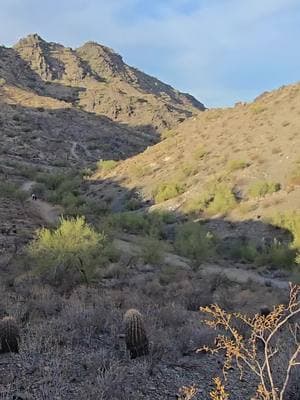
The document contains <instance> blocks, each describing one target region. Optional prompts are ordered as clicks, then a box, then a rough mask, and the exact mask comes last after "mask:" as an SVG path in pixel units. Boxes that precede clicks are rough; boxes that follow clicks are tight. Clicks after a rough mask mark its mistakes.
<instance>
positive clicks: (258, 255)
mask: <svg viewBox="0 0 300 400" xmlns="http://www.w3.org/2000/svg"><path fill="white" fill-rule="evenodd" d="M222 248H223V246H222V245H221V246H220V249H219V251H220V250H221V249H222ZM223 250H224V248H223ZM222 254H223V255H224V254H226V255H228V256H229V257H231V258H233V259H235V260H242V261H247V262H251V263H254V264H256V265H258V266H261V265H269V266H273V267H278V268H279V267H281V268H288V267H291V266H293V265H294V264H295V257H296V252H295V250H293V249H291V248H290V247H289V246H288V245H287V244H285V243H281V242H280V241H278V240H277V239H276V238H275V239H274V240H273V241H272V242H271V243H270V244H269V245H265V244H263V243H262V244H261V245H257V244H255V243H253V242H251V241H249V242H247V243H239V242H238V241H237V242H235V243H232V244H226V250H225V251H222Z"/></svg>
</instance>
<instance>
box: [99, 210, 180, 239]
mask: <svg viewBox="0 0 300 400" xmlns="http://www.w3.org/2000/svg"><path fill="white" fill-rule="evenodd" d="M175 218H176V216H175V215H173V214H171V213H169V212H166V211H164V212H151V213H138V212H129V211H127V212H121V213H115V214H111V215H109V216H108V217H107V218H106V225H107V226H108V228H112V229H121V230H124V231H126V232H130V233H134V234H141V235H150V236H152V237H162V236H163V231H164V226H165V225H166V224H170V223H173V222H174V220H175Z"/></svg>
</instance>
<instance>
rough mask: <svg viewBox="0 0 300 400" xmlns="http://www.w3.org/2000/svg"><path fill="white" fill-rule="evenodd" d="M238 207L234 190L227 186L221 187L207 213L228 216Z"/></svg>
mask: <svg viewBox="0 0 300 400" xmlns="http://www.w3.org/2000/svg"><path fill="white" fill-rule="evenodd" d="M236 205H237V200H236V198H235V195H234V193H233V192H232V189H230V188H229V187H228V186H226V185H219V186H218V187H217V189H216V192H215V193H214V198H213V200H212V201H211V202H210V203H209V205H208V207H207V211H208V213H209V214H217V213H222V214H226V213H227V212H229V211H230V210H232V209H233V208H234V207H235V206H236Z"/></svg>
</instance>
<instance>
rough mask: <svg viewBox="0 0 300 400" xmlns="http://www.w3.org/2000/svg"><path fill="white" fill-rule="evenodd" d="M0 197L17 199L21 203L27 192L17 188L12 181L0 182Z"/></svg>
mask: <svg viewBox="0 0 300 400" xmlns="http://www.w3.org/2000/svg"><path fill="white" fill-rule="evenodd" d="M0 197H2V198H7V199H13V200H18V201H20V202H21V203H23V202H24V201H25V200H26V198H27V194H26V192H24V191H23V190H21V189H19V188H18V187H17V186H16V185H14V184H13V183H9V182H1V183H0Z"/></svg>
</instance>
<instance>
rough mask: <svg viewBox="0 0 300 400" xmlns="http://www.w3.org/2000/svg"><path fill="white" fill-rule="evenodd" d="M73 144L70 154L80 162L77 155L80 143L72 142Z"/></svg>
mask: <svg viewBox="0 0 300 400" xmlns="http://www.w3.org/2000/svg"><path fill="white" fill-rule="evenodd" d="M71 143H72V147H71V150H70V153H71V155H72V156H73V157H74V158H75V159H76V160H79V159H80V157H79V156H78V154H77V153H76V147H77V145H78V143H77V142H71Z"/></svg>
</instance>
